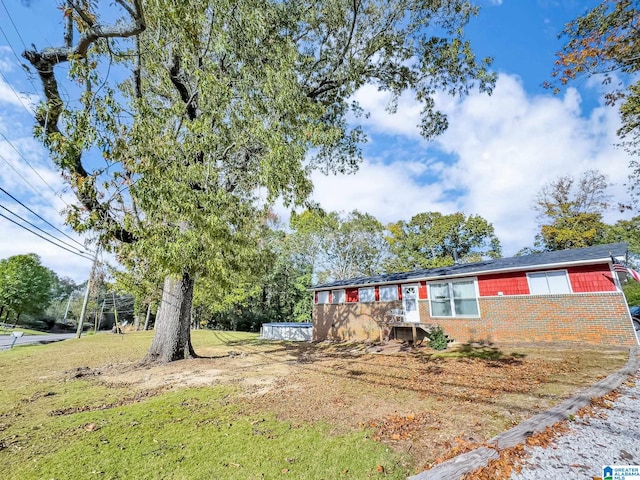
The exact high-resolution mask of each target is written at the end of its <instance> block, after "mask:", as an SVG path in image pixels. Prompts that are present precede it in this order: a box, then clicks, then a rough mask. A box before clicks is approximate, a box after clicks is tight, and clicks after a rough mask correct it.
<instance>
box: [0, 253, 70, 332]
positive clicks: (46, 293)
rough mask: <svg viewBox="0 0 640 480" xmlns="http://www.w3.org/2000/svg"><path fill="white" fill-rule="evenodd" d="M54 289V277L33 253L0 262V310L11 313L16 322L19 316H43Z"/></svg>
mask: <svg viewBox="0 0 640 480" xmlns="http://www.w3.org/2000/svg"><path fill="white" fill-rule="evenodd" d="M57 286H58V282H57V277H56V274H55V273H53V271H51V270H50V269H48V268H47V267H45V266H43V265H41V263H40V257H38V255H36V254H35V253H29V254H26V255H15V256H13V257H9V258H6V259H3V260H0V309H2V310H4V311H5V314H6V315H8V314H9V313H10V312H11V313H13V314H14V315H15V318H16V321H17V319H18V318H19V317H20V315H21V314H23V313H24V314H29V315H38V314H42V313H44V311H45V310H46V309H47V307H48V306H49V304H50V303H51V300H52V299H53V296H54V294H55V293H56V291H55V288H56V287H57ZM0 314H1V311H0Z"/></svg>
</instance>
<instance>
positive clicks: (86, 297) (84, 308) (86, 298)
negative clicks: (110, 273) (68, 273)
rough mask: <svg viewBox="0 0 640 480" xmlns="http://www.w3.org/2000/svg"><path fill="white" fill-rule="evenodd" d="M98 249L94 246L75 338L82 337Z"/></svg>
mask: <svg viewBox="0 0 640 480" xmlns="http://www.w3.org/2000/svg"><path fill="white" fill-rule="evenodd" d="M99 251H100V247H99V246H96V254H95V255H94V256H93V265H91V272H90V273H89V279H88V280H87V289H86V290H85V291H84V300H83V301H82V311H81V312H80V319H79V320H78V330H76V338H80V336H81V335H82V327H83V324H84V316H85V314H86V313H87V304H88V303H89V290H90V289H91V279H92V278H93V275H94V273H95V270H96V265H97V264H98V252H99Z"/></svg>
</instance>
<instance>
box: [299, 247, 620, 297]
mask: <svg viewBox="0 0 640 480" xmlns="http://www.w3.org/2000/svg"><path fill="white" fill-rule="evenodd" d="M602 263H609V264H610V263H611V257H610V256H608V257H603V258H598V259H590V260H574V261H572V262H555V263H546V264H540V265H528V266H526V267H511V268H496V269H493V270H481V271H478V272H467V273H457V274H450V275H438V276H431V277H428V276H416V277H411V278H406V279H404V280H395V281H391V280H390V281H386V282H371V283H354V284H349V285H330V284H329V285H326V286H322V285H319V286H317V287H311V288H310V289H309V290H310V291H313V292H315V291H319V290H341V289H344V288H359V287H368V286H378V285H398V284H401V283H413V282H420V281H433V280H444V279H448V278H463V277H477V276H480V275H491V274H494V273H511V272H522V271H533V270H545V269H549V268H561V267H578V266H581V265H594V264H602Z"/></svg>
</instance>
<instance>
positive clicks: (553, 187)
mask: <svg viewBox="0 0 640 480" xmlns="http://www.w3.org/2000/svg"><path fill="white" fill-rule="evenodd" d="M609 186H610V184H609V182H608V180H607V176H606V175H603V174H602V173H600V172H598V171H597V170H588V171H586V172H585V173H583V174H582V176H581V177H580V178H579V179H577V180H576V179H575V178H574V177H573V176H571V175H566V176H563V177H559V178H557V179H556V180H553V181H552V182H549V183H548V184H546V185H544V186H543V187H542V189H541V190H540V192H538V195H537V196H536V198H535V201H534V207H533V208H534V209H535V210H536V211H537V212H538V215H539V216H538V218H539V221H540V233H538V234H537V235H536V241H535V247H536V248H538V249H539V250H540V251H552V250H563V249H567V248H581V247H589V246H592V245H597V244H600V243H606V241H605V238H606V236H607V229H608V227H607V225H606V224H605V223H604V222H603V220H602V216H603V214H604V212H605V211H606V210H607V209H608V208H609V199H610V196H609V195H608V194H607V188H608V187H609Z"/></svg>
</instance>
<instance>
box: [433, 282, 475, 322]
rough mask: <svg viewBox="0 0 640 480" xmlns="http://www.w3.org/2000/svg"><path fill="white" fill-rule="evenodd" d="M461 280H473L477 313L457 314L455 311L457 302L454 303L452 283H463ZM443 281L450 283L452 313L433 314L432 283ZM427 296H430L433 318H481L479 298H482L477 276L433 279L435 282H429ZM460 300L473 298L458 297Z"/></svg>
mask: <svg viewBox="0 0 640 480" xmlns="http://www.w3.org/2000/svg"><path fill="white" fill-rule="evenodd" d="M461 282H473V290H474V294H475V301H476V310H477V311H478V313H477V315H457V314H456V312H455V303H454V300H455V299H454V298H453V287H452V285H453V284H454V283H461ZM442 283H446V284H447V285H449V302H450V303H451V313H452V314H451V315H433V313H432V312H433V308H432V307H431V300H432V296H431V288H429V287H430V285H436V284H442ZM427 297H428V298H429V316H431V317H433V318H480V316H481V315H480V302H479V301H478V299H479V298H480V290H479V289H478V278H477V277H466V278H450V279H443V280H438V281H433V282H427ZM458 300H471V298H464V299H458Z"/></svg>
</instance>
